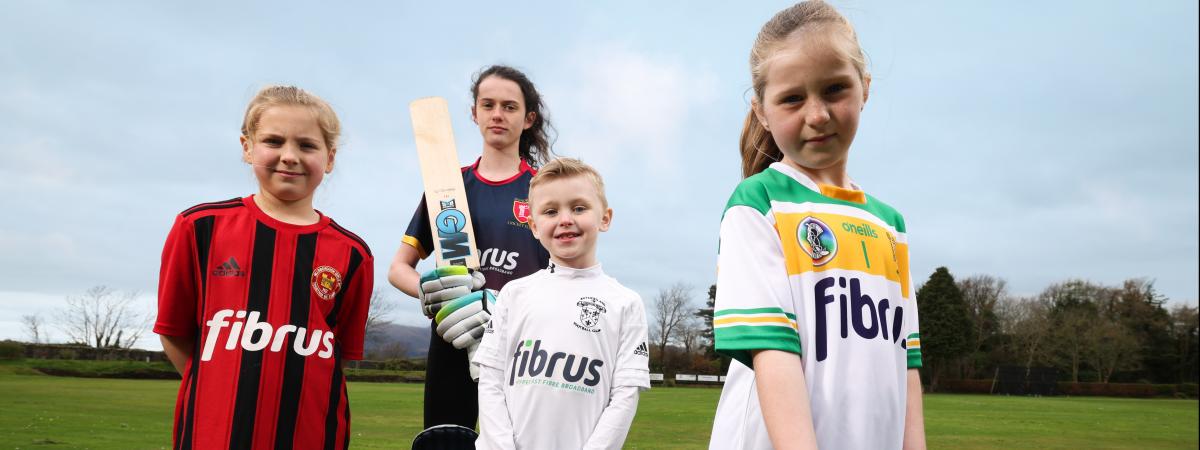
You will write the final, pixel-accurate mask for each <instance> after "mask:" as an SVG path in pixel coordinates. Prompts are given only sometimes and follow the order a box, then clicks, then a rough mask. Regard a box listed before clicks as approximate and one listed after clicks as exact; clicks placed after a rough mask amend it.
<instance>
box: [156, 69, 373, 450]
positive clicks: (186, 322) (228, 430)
mask: <svg viewBox="0 0 1200 450" xmlns="http://www.w3.org/2000/svg"><path fill="white" fill-rule="evenodd" d="M339 133H340V124H339V123H338V119H337V116H336V115H335V114H334V112H333V109H332V108H330V106H329V104H327V103H325V101H323V100H321V99H320V98H318V97H316V96H315V95H312V94H310V93H308V92H305V91H304V90H301V89H299V88H296V87H291V86H273V87H267V88H264V89H263V90H261V91H259V93H258V95H256V96H255V97H254V99H253V100H252V101H251V102H250V105H249V107H248V108H247V110H246V115H245V118H244V121H243V125H242V137H241V141H242V159H243V160H244V161H245V162H246V163H247V164H249V165H251V166H252V167H253V171H254V175H255V177H256V178H257V179H258V185H259V190H258V193H257V194H255V195H251V196H249V197H245V198H234V199H231V200H226V201H221V202H213V203H204V204H200V205H197V206H194V207H192V208H189V209H187V210H185V211H183V212H182V213H180V214H179V216H178V217H176V219H175V225H174V226H173V227H172V228H171V232H170V234H169V235H168V236H167V242H166V245H165V246H164V248H163V255H162V267H161V272H160V275H159V286H158V319H157V320H156V322H155V324H154V332H155V333H158V334H159V335H161V337H162V344H163V350H164V351H165V352H166V354H167V357H168V358H170V360H171V363H172V364H174V365H175V368H176V370H178V371H179V373H180V374H181V375H183V382H182V383H181V384H180V388H179V395H178V398H177V400H176V405H175V426H174V435H173V441H174V447H173V448H175V449H226V448H228V449H248V448H256V449H266V448H297V449H318V448H319V449H346V448H347V447H348V446H349V443H350V408H349V405H348V404H347V401H348V398H347V396H346V383H345V379H344V377H343V376H342V361H343V360H345V359H361V358H362V348H363V331H364V327H365V324H366V317H367V308H368V306H369V303H370V297H371V289H372V274H373V269H372V268H373V266H374V259H373V258H372V256H371V250H370V249H368V248H367V244H366V243H365V242H363V241H362V239H360V238H359V237H358V236H355V235H354V234H353V233H351V232H349V231H347V230H346V229H345V228H342V227H341V226H339V225H338V224H337V223H336V222H334V221H333V220H332V219H330V218H329V217H328V216H325V215H323V214H321V213H320V212H319V211H317V210H315V209H313V206H312V198H313V191H314V190H316V188H317V186H318V185H320V184H321V180H322V179H323V178H324V176H325V175H326V174H328V173H330V172H331V171H332V170H333V163H334V156H335V155H336V154H337V138H338V135H339Z"/></svg>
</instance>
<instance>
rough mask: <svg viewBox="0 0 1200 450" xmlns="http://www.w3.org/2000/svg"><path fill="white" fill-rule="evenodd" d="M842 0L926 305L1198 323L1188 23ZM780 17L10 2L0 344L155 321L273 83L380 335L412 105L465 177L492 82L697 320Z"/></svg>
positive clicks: (581, 5) (637, 286) (396, 296)
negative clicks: (1113, 300)
mask: <svg viewBox="0 0 1200 450" xmlns="http://www.w3.org/2000/svg"><path fill="white" fill-rule="evenodd" d="M832 3H833V4H834V5H835V6H836V7H837V8H838V9H839V10H840V11H842V13H843V14H845V15H846V16H847V18H849V19H850V21H851V22H852V23H853V24H854V25H855V27H856V29H857V32H858V34H859V38H860V41H861V44H862V47H863V48H864V50H865V52H866V53H867V56H868V59H869V65H868V70H869V71H870V72H871V74H872V83H871V92H870V98H869V100H868V102H867V104H866V109H865V110H864V111H863V115H862V118H861V122H860V125H859V129H858V134H857V137H856V139H855V141H854V144H853V146H852V147H851V152H850V161H849V172H850V175H851V177H852V178H853V179H854V180H855V181H856V182H857V183H858V184H859V185H860V186H861V187H862V188H863V189H864V190H866V191H867V192H868V193H870V194H872V195H873V196H875V197H877V198H879V199H881V200H883V201H885V202H887V203H888V204H890V205H892V206H894V207H895V208H896V209H898V210H899V211H900V212H901V213H903V214H904V216H905V219H906V223H907V226H908V231H909V234H908V236H909V241H910V245H911V247H912V268H913V277H914V279H915V281H916V282H917V283H918V284H919V283H921V282H922V281H923V280H924V279H926V278H927V277H928V276H929V274H931V273H932V272H933V270H934V269H935V268H936V267H939V266H946V267H948V268H949V269H950V271H951V272H952V273H953V274H954V275H955V276H957V277H965V276H970V275H974V274H989V275H993V276H996V277H1000V278H1003V279H1004V280H1006V281H1007V282H1008V284H1009V290H1010V292H1011V293H1013V294H1015V295H1034V294H1036V293H1038V292H1039V291H1041V290H1042V289H1044V288H1045V287H1046V286H1048V285H1049V284H1051V283H1055V282H1060V281H1064V280H1067V279H1075V278H1078V279H1086V280H1091V281H1093V282H1097V283H1103V284H1109V285H1115V284H1119V283H1121V282H1122V281H1123V280H1125V279H1129V278H1135V277H1144V278H1148V279H1152V280H1154V281H1155V286H1156V288H1157V289H1158V290H1159V292H1160V293H1162V294H1164V295H1165V296H1167V297H1168V298H1169V299H1170V302H1171V304H1188V305H1196V303H1197V298H1200V295H1198V287H1197V285H1198V283H1197V272H1198V259H1200V256H1198V244H1197V238H1198V235H1200V230H1198V226H1197V223H1198V220H1197V219H1198V213H1197V197H1198V177H1197V172H1198V158H1197V157H1198V154H1200V144H1198V139H1197V136H1198V129H1197V122H1198V120H1200V114H1198V106H1197V96H1198V92H1197V86H1198V84H1200V81H1198V71H1197V52H1198V45H1197V36H1198V34H1200V33H1198V30H1197V2H1195V1H1162V2H1146V3H1138V4H1130V3H1128V2H1114V1H1101V2H1095V1H1056V2H1032V1H1020V2H956V1H913V2H889V1H850V0H846V1H833V2H832ZM788 5H790V3H788V2H777V1H762V2H723V1H705V2H693V1H688V2H685V1H678V2H636V1H629V2H520V3H517V2H509V3H507V4H497V3H483V2H353V3H351V4H330V3H328V2H315V1H298V2H252V3H251V4H246V2H231V1H217V2H202V3H184V4H163V3H162V2H152V1H140V2H122V3H121V4H120V6H119V7H116V6H112V5H109V4H100V3H95V2H83V1H74V2H67V1H6V2H3V3H2V4H0V193H3V195H0V208H2V210H3V211H4V213H3V214H2V215H0V273H3V274H4V275H5V276H4V277H3V280H4V281H3V283H2V284H0V339H25V338H27V335H26V334H25V332H24V330H23V328H22V326H21V324H20V320H21V317H22V316H24V315H35V314H36V315H40V316H41V317H43V319H44V320H45V321H47V322H48V323H49V325H50V329H49V332H50V338H51V340H57V341H62V340H64V339H65V335H64V334H63V333H62V332H61V330H58V329H57V328H55V327H54V326H53V322H54V317H55V314H56V311H57V310H59V309H60V308H61V307H62V305H63V304H64V302H65V299H66V298H67V297H68V296H74V295H79V294H82V293H83V292H84V291H85V290H86V289H88V288H89V287H91V286H96V285H106V286H109V287H111V288H114V289H118V290H122V291H132V292H136V293H138V297H137V299H138V300H137V301H138V305H139V308H141V309H142V310H144V311H146V312H147V313H152V312H153V310H154V308H155V306H154V305H155V291H156V289H157V282H158V281H157V278H158V266H159V258H160V257H161V251H162V245H163V240H164V239H165V237H166V234H167V231H168V230H169V228H170V226H171V224H172V221H173V219H174V217H175V215H176V214H178V213H179V212H180V211H182V210H184V209H186V208H188V207H189V206H192V205H195V204H197V203H202V202H207V201H215V200H223V199H228V198H232V197H237V196H245V195H248V194H251V193H254V192H256V191H257V186H256V183H255V181H254V177H253V174H252V173H251V170H250V167H249V166H246V165H245V164H243V163H242V162H241V159H240V152H241V148H240V146H239V145H238V135H239V127H240V124H241V120H242V114H243V112H244V109H245V106H246V103H247V102H248V101H249V100H250V98H251V97H252V96H253V95H254V93H255V92H256V91H257V90H258V89H259V88H261V87H263V86H265V85H269V84H295V85H298V86H301V87H303V88H305V89H308V90H310V91H312V92H314V93H316V94H318V95H320V96H322V97H323V98H325V99H326V100H328V101H329V102H330V103H331V104H332V105H333V107H334V109H335V110H336V111H337V113H338V114H339V117H340V118H341V120H342V125H343V131H344V135H343V140H342V144H341V147H340V149H339V152H338V160H337V162H338V164H337V167H336V170H335V171H334V173H333V174H332V175H331V176H329V177H326V179H325V182H324V183H323V184H322V186H321V187H320V189H319V190H318V191H317V193H316V196H315V205H316V207H317V209H319V210H321V211H322V212H323V213H325V214H327V215H329V216H331V217H333V218H335V219H336V220H337V221H338V222H339V223H340V224H342V225H344V226H345V227H347V228H349V229H350V230H353V231H354V232H356V233H357V234H358V235H360V236H362V237H363V238H364V239H365V240H366V241H367V243H368V244H369V245H370V246H371V248H372V251H373V252H374V254H375V256H376V258H377V260H376V264H375V279H376V280H377V288H378V289H379V290H381V291H382V292H384V293H385V294H386V296H387V297H388V298H389V299H391V300H392V301H395V302H397V303H399V304H400V305H401V306H400V307H399V308H398V310H397V312H396V313H395V314H394V315H393V317H392V318H393V320H395V321H396V322H397V323H401V324H406V325H422V324H424V323H427V322H426V321H425V320H424V319H423V317H422V316H421V314H420V312H419V309H418V308H417V302H416V301H415V300H413V299H411V298H409V297H407V296H406V295H404V294H403V293H400V292H399V291H397V290H395V289H394V288H391V287H390V286H389V285H387V283H386V271H387V267H388V264H389V263H390V260H391V257H392V255H393V254H394V253H395V251H396V248H397V247H398V246H399V245H400V242H401V237H402V236H403V233H404V229H405V227H406V226H407V224H408V222H409V219H410V218H411V215H412V213H413V211H414V209H415V208H416V202H417V200H418V199H419V197H420V195H421V180H420V175H419V170H418V167H417V158H416V150H415V146H414V144H413V138H412V132H411V128H410V125H409V117H408V103H409V102H410V101H412V100H413V99H416V98H420V97H427V96H442V97H446V98H447V100H448V101H449V103H450V105H451V112H452V115H453V122H454V127H455V136H456V141H457V143H458V151H459V157H460V159H461V160H462V162H463V163H464V164H467V163H470V162H471V161H473V160H474V158H476V157H477V156H478V155H479V152H480V150H481V149H482V141H481V139H480V136H479V133H478V129H477V128H475V127H474V124H472V123H471V121H470V116H469V107H470V104H471V98H470V94H469V87H470V80H471V76H472V75H473V74H474V73H475V72H476V71H478V70H479V69H480V68H482V67H484V66H487V65H490V64H495V63H504V64H509V65H513V66H516V67H518V68H520V69H522V70H524V71H525V72H526V73H527V74H528V75H529V77H530V78H531V79H532V80H533V81H534V83H535V84H536V85H537V86H538V89H539V90H540V91H541V92H542V94H543V96H544V99H545V102H546V104H547V106H548V115H549V118H550V120H551V122H552V123H553V124H554V126H555V128H556V129H557V131H558V139H557V141H556V143H555V146H554V149H555V152H556V153H557V154H559V155H561V156H572V157H578V158H581V159H583V160H584V161H585V162H587V163H590V164H592V165H594V166H596V167H597V168H598V169H599V170H600V172H601V174H603V175H604V177H605V182H606V185H607V187H608V199H609V202H610V205H611V206H612V208H613V210H614V217H613V225H612V229H611V230H610V231H609V232H608V233H606V234H605V235H603V236H602V237H601V239H600V243H599V246H600V249H599V252H598V256H599V259H600V260H601V261H602V263H603V264H604V269H605V271H606V272H608V273H609V274H610V275H612V276H614V277H615V278H617V279H618V280H620V281H621V282H622V283H623V284H625V285H626V286H628V287H630V288H632V289H634V290H635V291H637V292H638V293H640V294H641V295H642V297H643V299H644V301H646V302H647V303H649V302H650V301H651V300H652V299H653V298H654V296H655V295H656V294H657V292H658V291H659V290H660V289H664V288H667V287H669V286H670V285H671V284H674V283H686V284H688V285H690V286H692V287H693V288H694V290H693V293H694V295H695V302H696V303H697V304H700V303H701V302H702V301H703V299H704V296H705V292H706V291H707V286H708V285H710V284H712V283H713V282H715V278H716V253H717V232H718V227H719V223H720V218H721V213H722V210H723V207H724V204H725V201H726V200H727V199H728V197H729V194H730V193H731V192H732V190H733V188H734V187H735V186H736V185H737V183H738V182H739V180H740V159H739V156H738V150H737V141H738V136H739V134H740V132H741V127H742V123H743V120H744V118H745V115H746V113H747V111H748V107H749V98H750V95H751V94H750V75H749V70H748V62H747V61H748V57H749V50H750V46H751V44H752V42H753V40H754V37H755V35H756V34H757V32H758V30H759V28H760V27H761V26H762V24H763V23H764V22H765V21H766V20H768V19H769V18H770V17H771V16H772V15H773V14H774V13H775V12H777V11H779V10H780V9H783V8H785V7H787V6H788ZM429 267H431V266H430V263H429V262H428V261H426V262H423V263H422V265H420V266H418V269H421V270H423V269H427V268H429ZM139 346H141V347H145V348H152V349H157V348H160V347H159V344H158V341H157V339H155V338H154V337H153V335H150V334H149V333H147V336H146V337H144V338H143V340H142V342H141V343H140V344H139Z"/></svg>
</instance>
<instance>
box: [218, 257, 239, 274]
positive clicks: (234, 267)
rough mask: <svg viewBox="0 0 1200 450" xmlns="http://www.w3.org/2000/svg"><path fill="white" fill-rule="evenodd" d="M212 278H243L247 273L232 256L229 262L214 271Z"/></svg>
mask: <svg viewBox="0 0 1200 450" xmlns="http://www.w3.org/2000/svg"><path fill="white" fill-rule="evenodd" d="M212 276H214V277H242V276H246V272H245V271H243V270H242V268H241V267H240V266H238V263H237V259H235V258H234V257H232V256H230V257H229V261H225V262H223V263H221V265H219V266H217V268H215V269H213V271H212Z"/></svg>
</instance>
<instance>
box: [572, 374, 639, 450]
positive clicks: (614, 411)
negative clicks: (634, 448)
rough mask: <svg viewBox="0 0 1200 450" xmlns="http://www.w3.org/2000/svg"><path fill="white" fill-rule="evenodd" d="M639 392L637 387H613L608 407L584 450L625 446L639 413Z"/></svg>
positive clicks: (605, 408)
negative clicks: (631, 426) (630, 427)
mask: <svg viewBox="0 0 1200 450" xmlns="http://www.w3.org/2000/svg"><path fill="white" fill-rule="evenodd" d="M639 392H640V390H639V389H638V388H637V387H636V386H614V387H613V390H612V396H611V397H609V399H608V405H607V406H605V407H604V412H602V413H600V421H599V422H597V423H596V428H595V429H593V430H592V435H591V436H589V437H588V440H587V443H585V444H584V445H583V448H584V449H587V450H593V449H619V448H621V446H622V445H624V444H625V436H626V435H628V434H629V426H630V425H632V424H633V416H634V414H635V413H637V404H638V393H639Z"/></svg>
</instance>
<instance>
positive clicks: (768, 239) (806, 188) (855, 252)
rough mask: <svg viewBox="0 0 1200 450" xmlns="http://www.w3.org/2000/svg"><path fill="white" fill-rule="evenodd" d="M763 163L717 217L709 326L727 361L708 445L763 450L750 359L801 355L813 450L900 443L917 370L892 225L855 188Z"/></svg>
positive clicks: (882, 209)
mask: <svg viewBox="0 0 1200 450" xmlns="http://www.w3.org/2000/svg"><path fill="white" fill-rule="evenodd" d="M854 188H855V189H853V190H848V189H841V188H837V187H833V186H827V185H818V184H816V183H814V182H813V181H812V180H811V179H809V178H808V177H806V176H805V175H804V174H802V173H800V172H799V171H798V170H796V169H794V168H792V167H790V166H787V165H785V164H782V163H774V164H772V165H771V166H770V168H768V169H766V170H764V171H763V172H762V173H759V174H757V175H754V176H752V177H749V178H747V179H746V180H744V181H743V182H742V183H741V184H739V185H738V187H737V189H736V190H735V191H734V193H733V196H732V197H731V198H730V199H729V203H728V205H727V206H726V208H725V214H724V216H723V217H722V219H721V243H720V255H719V257H718V260H717V266H718V267H717V270H718V274H717V298H716V307H715V311H714V315H713V327H714V334H715V339H716V349H717V352H719V353H721V354H724V355H727V356H730V357H732V358H733V359H734V362H732V363H731V364H730V367H729V374H728V376H727V378H726V382H725V387H724V389H723V390H722V392H721V400H720V403H719V404H718V406H717V416H716V420H715V423H714V425H713V434H712V441H711V443H710V448H713V449H762V448H771V441H770V438H769V437H768V436H767V429H766V426H765V424H764V423H763V418H762V412H761V410H760V408H759V403H758V393H757V390H756V388H755V384H754V369H753V362H752V360H751V355H752V352H753V351H755V350H767V349H770V350H782V351H786V352H792V353H796V354H799V355H801V359H802V361H803V365H804V376H805V380H806V381H807V387H808V393H809V399H810V402H811V410H812V416H813V426H814V428H815V430H816V434H817V444H818V446H819V447H820V448H822V449H839V448H846V449H868V448H869V449H889V448H897V449H898V448H900V447H901V444H902V441H903V437H904V414H905V401H906V394H907V393H906V387H907V370H908V369H909V368H916V367H921V343H920V342H921V341H920V337H919V334H918V332H917V302H916V298H915V297H914V295H913V291H912V278H911V276H910V275H909V265H908V240H907V237H906V234H905V227H904V219H903V218H902V217H901V216H900V214H899V213H898V212H896V210H894V209H892V208H891V207H890V206H888V205H886V204H884V203H883V202H880V201H879V200H876V199H875V198H874V197H871V196H869V195H866V194H864V193H863V192H862V191H861V190H858V189H857V186H854Z"/></svg>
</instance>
